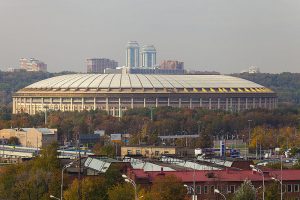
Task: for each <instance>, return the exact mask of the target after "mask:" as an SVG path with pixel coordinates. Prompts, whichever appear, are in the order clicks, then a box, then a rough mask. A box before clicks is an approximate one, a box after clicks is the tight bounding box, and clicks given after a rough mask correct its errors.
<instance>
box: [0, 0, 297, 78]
mask: <svg viewBox="0 0 300 200" xmlns="http://www.w3.org/2000/svg"><path fill="white" fill-rule="evenodd" d="M0 2H1V7H0V23H1V26H2V27H1V32H0V38H1V45H0V69H1V70H6V69H7V68H8V67H17V66H18V61H19V59H20V58H22V57H29V58H30V57H35V58H37V59H39V60H42V61H44V62H45V63H47V64H48V70H49V71H50V72H56V71H62V70H67V71H78V72H84V71H85V64H84V61H85V59H86V58H89V57H106V58H110V59H114V60H116V61H118V62H119V63H120V66H123V65H125V60H126V59H125V57H126V54H125V49H126V44H127V42H128V41H130V40H137V41H141V42H142V43H143V44H153V45H154V46H155V47H156V48H157V50H158V52H159V53H158V55H157V61H158V62H157V63H160V61H162V60H165V59H166V60H168V59H174V60H180V61H183V62H184V63H185V66H186V68H187V69H193V70H209V71H219V72H221V73H232V72H240V71H242V70H244V69H247V68H248V67H250V66H252V65H254V66H258V67H259V68H260V70H261V71H262V72H272V73H278V72H283V71H290V72H300V67H299V66H300V59H299V58H298V54H297V53H298V52H300V40H299V39H298V35H299V32H300V24H299V23H298V22H299V20H300V2H299V1H297V0H290V1H280V0H264V1H259V0H252V1H243V2H241V1H237V0H228V1H226V2H223V1H217V0H201V1H200V0H190V1H188V2H183V1H180V0H174V1H171V0H165V1H163V2H160V1H158V0H155V1H143V2H141V1H138V0H123V1H96V0H90V1H89V3H86V2H82V1H79V0H72V1H71V0H60V1H58V0H52V1H49V0H48V1H43V2H40V1H38V0H27V1H26V2H24V1H18V0H0ZM201 66H202V67H201ZM203 66H206V67H203ZM196 67H198V68H196Z"/></svg>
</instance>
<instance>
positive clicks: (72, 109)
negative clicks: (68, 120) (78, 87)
mask: <svg viewBox="0 0 300 200" xmlns="http://www.w3.org/2000/svg"><path fill="white" fill-rule="evenodd" d="M71 111H74V108H73V98H72V97H71Z"/></svg>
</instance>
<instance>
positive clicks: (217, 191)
mask: <svg viewBox="0 0 300 200" xmlns="http://www.w3.org/2000/svg"><path fill="white" fill-rule="evenodd" d="M214 193H216V194H219V195H221V196H222V197H223V198H224V199H225V200H226V197H225V195H224V194H222V193H221V192H220V190H218V189H214Z"/></svg>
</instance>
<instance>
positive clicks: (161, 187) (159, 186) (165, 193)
mask: <svg viewBox="0 0 300 200" xmlns="http://www.w3.org/2000/svg"><path fill="white" fill-rule="evenodd" d="M186 193H187V191H186V188H185V187H184V186H183V183H182V181H181V180H180V179H178V178H177V177H176V176H174V175H167V176H164V175H162V176H160V177H157V178H155V180H154V182H153V185H152V187H151V191H150V194H149V197H148V198H149V199H153V200H184V199H185V197H186Z"/></svg>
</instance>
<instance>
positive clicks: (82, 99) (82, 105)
mask: <svg viewBox="0 0 300 200" xmlns="http://www.w3.org/2000/svg"><path fill="white" fill-rule="evenodd" d="M83 110H84V98H83V97H82V98H81V111H83Z"/></svg>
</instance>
